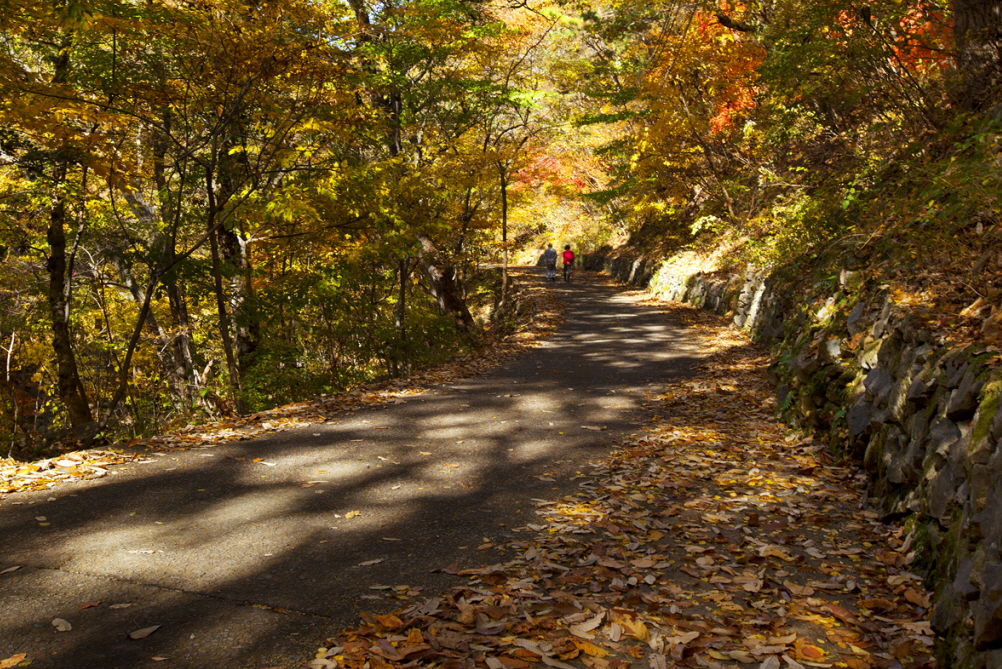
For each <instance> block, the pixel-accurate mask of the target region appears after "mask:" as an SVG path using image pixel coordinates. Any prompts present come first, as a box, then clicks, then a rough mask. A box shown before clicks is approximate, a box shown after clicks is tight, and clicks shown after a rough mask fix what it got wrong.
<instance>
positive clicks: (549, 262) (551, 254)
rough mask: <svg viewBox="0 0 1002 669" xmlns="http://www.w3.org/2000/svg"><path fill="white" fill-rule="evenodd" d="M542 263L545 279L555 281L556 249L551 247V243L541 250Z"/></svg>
mask: <svg viewBox="0 0 1002 669" xmlns="http://www.w3.org/2000/svg"><path fill="white" fill-rule="evenodd" d="M543 263H544V264H545V265H546V280H547V281H556V280H557V250H556V249H555V248H553V244H548V245H547V246H546V250H545V251H543Z"/></svg>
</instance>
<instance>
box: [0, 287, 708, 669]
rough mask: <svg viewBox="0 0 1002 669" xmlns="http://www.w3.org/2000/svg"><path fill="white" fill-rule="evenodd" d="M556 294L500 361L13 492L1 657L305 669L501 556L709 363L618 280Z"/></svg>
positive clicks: (83, 664) (69, 663)
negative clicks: (533, 345) (364, 617)
mask: <svg viewBox="0 0 1002 669" xmlns="http://www.w3.org/2000/svg"><path fill="white" fill-rule="evenodd" d="M579 276H581V275H580V274H579ZM551 289H552V290H555V291H557V292H558V293H559V295H560V297H561V299H562V300H563V301H564V303H565V305H566V322H565V323H564V325H563V326H562V327H561V328H560V329H559V331H558V332H557V333H556V334H555V335H554V336H553V337H552V338H551V339H550V340H548V341H547V342H546V343H545V345H544V346H542V347H540V348H537V349H534V350H533V351H531V352H529V353H527V354H524V355H521V356H519V357H517V358H516V359H514V360H512V361H509V362H508V363H507V364H506V365H504V366H503V367H501V368H500V369H498V370H495V371H494V372H492V373H490V374H487V375H484V376H481V377H477V378H472V379H465V380H462V381H459V382H456V383H451V384H447V385H445V386H439V387H436V388H434V389H432V390H430V391H429V392H427V393H424V394H422V395H418V396H414V397H412V398H409V399H407V400H405V401H403V402H400V403H398V404H396V405H392V406H384V407H380V408H376V409H372V410H365V411H358V412H356V413H355V415H354V416H347V415H342V416H341V417H340V418H339V419H338V420H337V421H336V422H333V423H327V424H323V425H312V426H309V427H307V428H303V429H300V430H294V431H288V432H280V433H272V434H269V435H267V436H262V437H259V438H256V439H254V440H251V441H243V442H233V443H223V444H219V445H216V446H209V447H205V448H195V449H192V450H189V451H183V452H177V453H166V454H160V455H158V456H157V457H154V456H150V457H149V458H148V459H147V462H146V463H144V464H131V465H126V466H123V467H120V468H118V475H116V476H111V477H105V478H104V479H99V480H96V481H90V482H81V483H75V484H66V485H62V486H60V487H57V488H54V489H53V490H52V491H50V492H44V493H25V494H19V495H11V496H8V497H6V498H4V499H3V500H2V501H0V509H2V510H0V536H2V537H3V540H2V543H0V571H2V570H4V569H6V568H9V567H11V566H16V565H20V566H21V568H20V569H17V570H16V571H10V572H8V573H6V574H0V661H2V660H3V659H5V658H8V657H10V656H13V655H14V654H16V653H27V654H28V657H29V659H32V660H33V663H32V665H31V666H32V667H61V668H71V669H78V668H90V667H94V668H100V669H113V668H121V669H131V668H133V667H143V666H159V667H163V666H174V667H185V668H189V669H203V668H204V669H208V668H210V667H211V668H213V669H220V668H223V669H228V668H234V669H235V668H245V667H247V668H264V667H279V666H280V667H286V668H288V669H292V667H297V666H301V663H302V662H303V661H304V659H306V658H309V657H312V653H313V651H314V650H315V649H316V647H317V645H318V644H319V643H320V642H321V641H322V640H323V638H324V637H325V635H326V634H329V633H332V632H333V630H334V629H336V628H340V627H344V626H346V625H348V624H353V623H354V622H355V621H356V616H357V614H358V612H359V611H361V610H370V611H376V612H380V611H386V610H389V609H391V608H394V607H395V606H396V605H398V604H400V601H399V600H398V599H394V595H399V596H410V597H412V598H415V601H420V599H421V598H422V597H424V596H426V595H433V594H435V593H436V592H438V591H440V590H441V589H444V588H446V587H448V586H449V585H452V584H454V583H455V580H454V577H451V576H447V575H444V574H441V573H431V571H432V570H433V569H437V568H442V567H447V566H459V567H462V566H464V565H474V564H477V565H480V564H489V563H492V562H498V561H501V560H503V559H504V557H505V556H504V555H503V554H499V553H498V552H497V551H496V550H493V549H485V550H480V551H478V550H477V548H478V547H479V546H480V545H482V544H484V543H485V541H484V540H485V539H488V540H491V541H504V540H506V539H510V538H511V537H513V536H517V534H516V532H517V530H518V528H520V527H523V526H525V525H526V523H531V522H533V520H534V516H533V513H532V510H533V508H534V507H533V505H532V499H533V498H536V499H539V498H553V497H555V496H558V495H563V494H568V493H572V492H574V491H575V490H576V482H575V480H574V476H575V473H576V472H577V471H579V470H582V469H583V468H585V467H587V466H588V462H589V460H594V459H596V458H598V457H600V456H602V455H603V454H604V453H605V451H606V449H607V447H608V445H609V444H611V443H612V441H613V440H615V439H616V438H617V437H620V436H623V435H625V434H629V433H631V432H636V431H638V430H642V424H643V422H644V421H645V420H646V419H647V411H646V409H645V408H644V406H643V404H644V400H645V397H646V396H647V395H649V394H651V393H656V392H658V391H659V390H660V388H661V387H662V385H663V383H664V381H665V380H666V379H668V378H669V377H672V376H678V375H683V374H685V373H686V371H687V369H688V368H689V366H690V365H691V364H692V363H693V362H694V361H696V360H698V359H699V357H700V350H699V348H700V347H699V343H698V341H695V340H693V341H689V340H688V338H687V334H686V331H685V330H684V329H681V328H679V327H675V326H672V325H670V324H669V323H668V321H667V320H666V318H665V316H664V315H663V314H661V313H659V312H657V311H656V310H654V309H652V308H648V307H644V306H641V305H638V304H636V303H635V302H633V301H631V300H630V299H629V298H627V297H626V296H625V295H624V294H623V293H622V292H620V291H617V290H615V289H613V288H610V287H607V286H604V285H600V284H598V283H595V282H590V281H588V280H587V279H585V280H584V281H583V282H582V283H576V282H575V283H570V284H564V283H556V284H553V285H552V288H551ZM589 428H591V429H589ZM595 428H604V429H595ZM236 458H244V459H243V460H237V459H236ZM254 458H263V459H264V461H263V462H258V463H254V462H253V459H254ZM265 463H268V464H265ZM53 498H54V499H53ZM355 511H358V512H360V514H358V515H355V514H353V513H352V512H355ZM42 516H44V517H45V520H44V521H38V520H36V519H37V518H38V517H42ZM349 516H351V517H349ZM41 522H45V523H48V524H47V525H41V524H40V523H41ZM363 563H367V564H364V565H363ZM387 586H396V588H394V587H387ZM404 586H409V587H404ZM95 602H100V603H99V604H97V605H94V606H89V607H86V608H80V607H81V606H83V605H85V604H92V603H95ZM121 604H128V605H129V606H116V607H115V608H112V606H113V605H121ZM55 618H62V619H64V620H66V621H68V622H69V623H70V624H71V625H72V629H71V630H69V631H64V632H60V631H57V630H56V629H55V627H53V625H52V620H53V619H55ZM154 625H160V626H161V627H160V628H159V629H157V630H156V631H155V632H153V633H152V634H150V635H149V636H148V637H146V638H143V639H139V640H133V639H130V638H129V637H128V634H129V633H130V632H134V631H136V630H139V629H142V628H146V627H150V626H154ZM154 657H166V658H169V660H167V661H155V660H153V659H151V658H154Z"/></svg>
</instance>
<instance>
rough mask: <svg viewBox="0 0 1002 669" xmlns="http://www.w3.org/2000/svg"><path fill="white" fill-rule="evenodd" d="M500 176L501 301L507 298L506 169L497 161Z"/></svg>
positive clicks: (502, 302)
mask: <svg viewBox="0 0 1002 669" xmlns="http://www.w3.org/2000/svg"><path fill="white" fill-rule="evenodd" d="M498 174H499V175H500V178H501V302H500V305H499V306H503V305H504V303H505V300H506V299H507V298H508V170H507V169H505V167H504V165H502V164H501V163H498Z"/></svg>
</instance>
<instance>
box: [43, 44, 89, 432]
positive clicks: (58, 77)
mask: <svg viewBox="0 0 1002 669" xmlns="http://www.w3.org/2000/svg"><path fill="white" fill-rule="evenodd" d="M71 46H72V39H71V38H70V37H69V36H68V35H65V36H64V37H63V40H62V43H61V44H60V50H59V54H58V56H57V57H56V63H55V73H54V75H53V78H52V81H53V83H55V84H62V83H65V82H66V79H67V76H68V75H69V68H70V56H69V54H70V47H71ZM68 172H69V161H68V159H67V158H66V157H65V156H63V155H57V156H56V158H55V165H54V166H53V170H52V188H53V191H54V194H53V201H52V209H51V210H50V212H49V228H48V230H47V232H46V239H47V241H48V243H49V257H48V260H47V261H46V263H45V268H46V270H47V272H48V275H49V286H48V298H49V315H50V317H51V319H52V350H53V352H54V353H55V357H56V381H57V387H58V390H59V398H60V399H61V400H62V401H63V404H65V405H66V410H67V412H68V414H69V418H70V423H71V424H72V425H74V426H79V425H84V424H86V423H92V422H94V417H93V415H92V414H91V411H90V402H89V401H88V399H87V391H86V389H85V388H84V385H83V382H82V381H81V380H80V373H79V371H78V368H77V360H76V354H75V353H74V351H73V336H72V334H71V333H70V322H69V321H70V303H71V291H70V289H69V288H70V283H69V282H70V280H71V277H68V276H67V273H68V272H67V269H68V266H67V259H66V196H65V194H64V193H63V192H62V188H63V187H64V186H65V185H66V179H67V175H68Z"/></svg>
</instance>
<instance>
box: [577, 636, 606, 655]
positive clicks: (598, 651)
mask: <svg viewBox="0 0 1002 669" xmlns="http://www.w3.org/2000/svg"><path fill="white" fill-rule="evenodd" d="M571 643H573V644H574V646H575V647H576V648H577V649H578V650H580V651H581V652H582V653H585V654H586V655H590V656H591V657H608V656H609V655H610V653H609V651H607V650H605V649H604V648H602V647H601V646H598V645H596V644H594V643H591V642H590V641H585V640H584V639H573V638H572V639H571Z"/></svg>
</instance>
